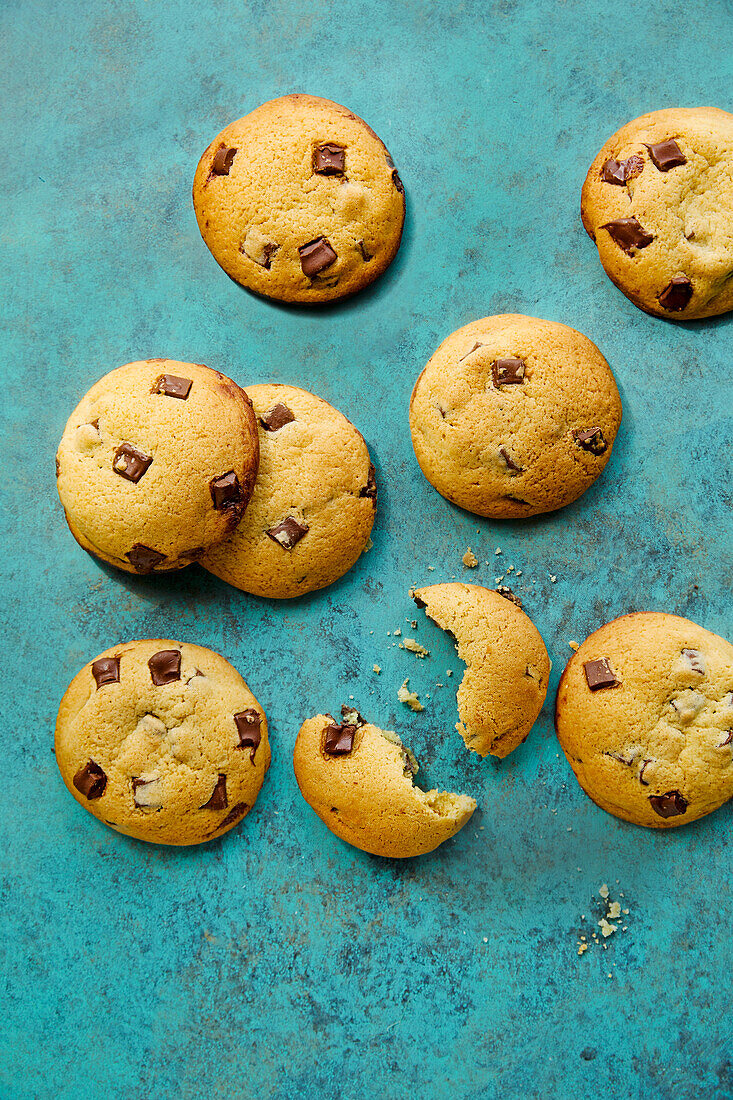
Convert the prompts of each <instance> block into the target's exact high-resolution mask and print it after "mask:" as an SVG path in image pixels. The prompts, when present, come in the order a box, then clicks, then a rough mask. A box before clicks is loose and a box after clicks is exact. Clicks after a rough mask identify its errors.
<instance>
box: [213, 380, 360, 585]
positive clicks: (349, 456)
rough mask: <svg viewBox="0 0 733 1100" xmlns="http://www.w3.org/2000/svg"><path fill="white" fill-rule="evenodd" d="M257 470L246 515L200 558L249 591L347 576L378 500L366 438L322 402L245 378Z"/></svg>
mask: <svg viewBox="0 0 733 1100" xmlns="http://www.w3.org/2000/svg"><path fill="white" fill-rule="evenodd" d="M247 394H248V396H249V397H250V398H251V400H252V404H253V406H254V410H255V413H256V416H257V423H258V425H259V431H260V470H259V475H258V478H257V483H256V485H255V489H254V493H253V494H252V500H251V501H250V504H249V507H248V509H247V514H246V516H245V518H244V520H243V521H242V523H240V525H239V527H238V528H237V530H236V531H235V532H234V534H233V535H232V536H231V538H229V539H227V540H226V541H225V542H223V543H220V544H219V545H218V546H215V547H213V548H212V549H211V550H210V551H209V552H208V553H207V554H205V555H204V557H203V558H202V559H201V564H202V565H203V566H204V568H205V569H208V570H209V572H211V573H214V574H216V576H217V577H221V579H222V580H223V581H226V582H227V584H232V585H234V587H235V588H241V589H242V591H243V592H250V593H252V594H253V595H255V596H269V597H271V598H273V599H279V600H282V599H291V598H293V597H295V596H302V595H304V594H305V593H306V592H313V591H314V590H315V589H318V588H324V587H325V586H326V585H328V584H332V583H333V582H334V581H336V580H338V578H339V577H341V576H343V574H344V573H346V572H347V571H348V570H349V569H351V567H352V565H354V563H355V562H356V560H357V559H358V558H359V556H360V554H361V553H362V551H363V550H364V548H365V547H366V545H367V543H368V542H369V535H370V532H371V530H372V526H373V524H374V515H375V511H376V507H377V484H376V480H375V476H374V467H373V465H372V463H371V460H370V458H369V451H368V450H367V445H366V443H365V442H364V437H363V436H362V435H361V433H360V432H358V431H357V429H356V428H355V427H354V425H353V424H352V423H351V422H350V421H349V420H347V419H346V417H345V416H344V415H343V413H340V412H339V411H338V409H334V408H333V406H332V405H329V404H328V402H327V401H323V400H322V399H321V398H320V397H316V396H315V395H314V394H312V393H307V392H306V391H305V390H301V389H298V388H297V387H295V386H281V385H263V386H248V387H247Z"/></svg>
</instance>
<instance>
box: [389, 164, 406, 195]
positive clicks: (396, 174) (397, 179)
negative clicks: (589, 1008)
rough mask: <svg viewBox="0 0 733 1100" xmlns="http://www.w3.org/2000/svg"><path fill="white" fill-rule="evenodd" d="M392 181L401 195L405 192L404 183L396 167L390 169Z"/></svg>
mask: <svg viewBox="0 0 733 1100" xmlns="http://www.w3.org/2000/svg"><path fill="white" fill-rule="evenodd" d="M392 183H393V184H394V185H395V187H396V188H397V190H398V191H399V193H400V194H401V195H404V193H405V185H404V183H403V182H402V180H401V179H400V174H399V172H398V171H397V169H396V168H393V169H392Z"/></svg>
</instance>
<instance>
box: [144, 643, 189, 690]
mask: <svg viewBox="0 0 733 1100" xmlns="http://www.w3.org/2000/svg"><path fill="white" fill-rule="evenodd" d="M148 668H149V669H150V679H151V680H152V681H153V683H154V684H155V686H156V687H160V686H161V685H162V684H172V683H173V682H174V680H180V678H181V651H180V649H161V650H159V651H158V652H157V653H154V654H153V656H152V657H151V658H150V660H149V661H148Z"/></svg>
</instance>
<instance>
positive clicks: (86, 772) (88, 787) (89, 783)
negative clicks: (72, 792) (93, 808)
mask: <svg viewBox="0 0 733 1100" xmlns="http://www.w3.org/2000/svg"><path fill="white" fill-rule="evenodd" d="M72 782H73V784H74V786H75V787H76V789H77V791H78V792H79V794H83V795H84V797H85V798H88V799H89V801H90V802H91V800H92V799H93V798H101V797H102V795H103V794H104V788H105V787H106V786H107V776H106V775H105V774H104V772H103V771H102V769H101V768H100V766H99V764H97V763H96V762H95V761H94V760H88V761H87V762H86V764H84V766H83V767H81V768H79V771H78V772H77V773H76V775H75V776H74V778H73V780H72Z"/></svg>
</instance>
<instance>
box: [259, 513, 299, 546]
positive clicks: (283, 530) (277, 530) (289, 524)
mask: <svg viewBox="0 0 733 1100" xmlns="http://www.w3.org/2000/svg"><path fill="white" fill-rule="evenodd" d="M309 530H310V528H309V527H308V526H307V524H305V523H298V521H297V519H293V517H292V516H286V517H285V519H284V520H283V521H282V523H278V524H276V525H275V526H274V527H270V529H269V530H268V531H265V534H266V535H269V537H270V538H271V539H272V541H273V542H276V543H278V545H279V546H282V548H283V550H292V549H293V547H294V546H295V544H296V543H297V542H300V540H301V539H302V538H303V535H307V534H308V531H309Z"/></svg>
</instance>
